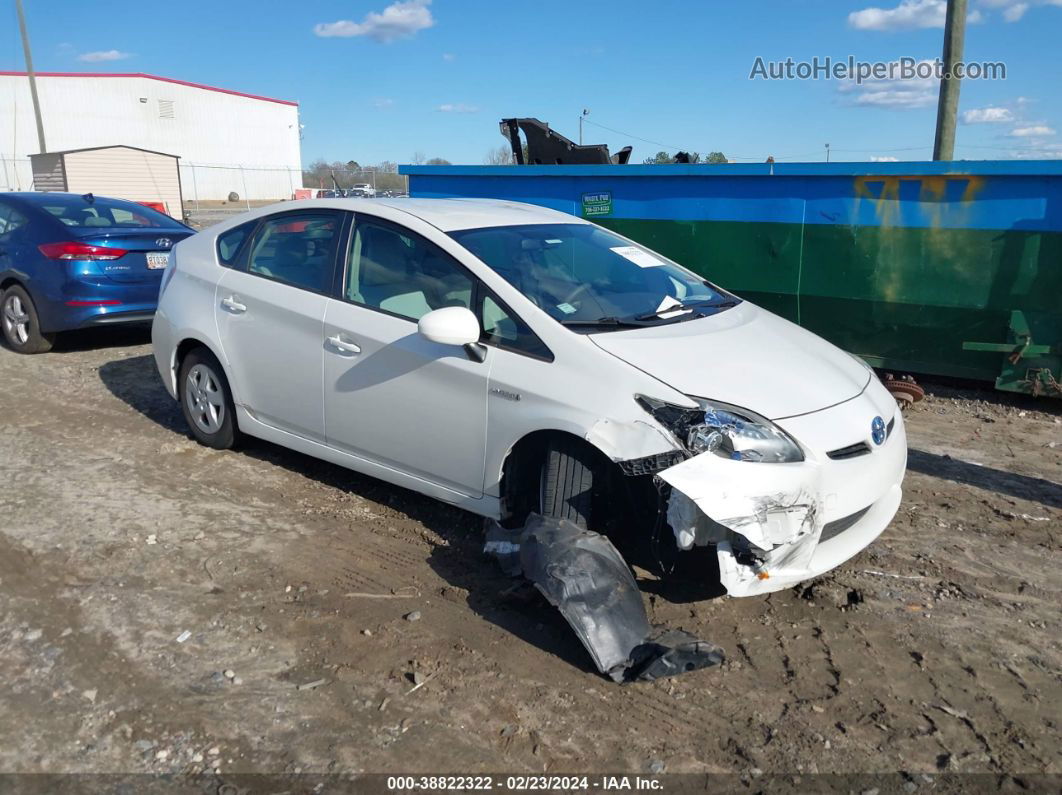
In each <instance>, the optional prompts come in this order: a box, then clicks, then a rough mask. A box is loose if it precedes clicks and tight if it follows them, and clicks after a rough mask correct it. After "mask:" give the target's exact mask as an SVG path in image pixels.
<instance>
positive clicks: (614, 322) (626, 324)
mask: <svg viewBox="0 0 1062 795" xmlns="http://www.w3.org/2000/svg"><path fill="white" fill-rule="evenodd" d="M635 320H637V318H635V319H634V320H620V319H619V318H618V317H612V316H609V317H599V318H598V319H597V320H560V321H558V322H559V323H560V324H561V325H562V326H615V327H618V328H641V326H642V324H641V323H636V322H635Z"/></svg>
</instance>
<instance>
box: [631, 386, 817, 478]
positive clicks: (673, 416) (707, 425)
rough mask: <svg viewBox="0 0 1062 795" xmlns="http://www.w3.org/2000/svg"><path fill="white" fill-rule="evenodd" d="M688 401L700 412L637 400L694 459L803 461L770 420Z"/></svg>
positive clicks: (727, 407)
mask: <svg viewBox="0 0 1062 795" xmlns="http://www.w3.org/2000/svg"><path fill="white" fill-rule="evenodd" d="M690 400H692V401H694V402H695V403H696V404H697V405H698V406H699V409H686V408H682V407H681V406H675V405H673V404H671V403H665V402H664V401H662V400H657V399H655V398H650V397H645V396H641V395H640V396H639V397H638V402H639V403H640V404H641V405H642V407H643V408H644V409H645V410H646V411H648V412H649V413H650V414H652V415H653V417H655V418H656V420H657V421H658V422H660V423H661V424H662V425H664V427H666V428H668V429H669V430H670V431H671V432H672V433H673V434H675V436H676V437H678V439H679V440H680V441H681V442H682V443H683V444H684V445H685V447H686V449H687V450H689V451H690V452H691V453H693V454H694V455H699V454H701V453H714V454H715V455H717V456H719V457H720V458H728V459H731V460H733V461H755V462H758V463H763V464H792V463H796V462H800V461H803V460H804V453H803V452H802V451H801V450H800V446H799V445H798V444H797V443H796V442H794V441H793V439H792V438H791V437H790V436H789V434H787V433H786V432H785V431H783V430H782V429H781V428H779V427H778V426H777V425H775V424H774V423H773V422H771V421H770V420H768V419H765V418H764V417H760V416H759V415H757V414H755V413H753V412H751V411H748V410H747V409H743V408H739V407H737V406H731V405H728V404H726V403H720V402H718V401H714V400H705V399H703V398H698V397H691V398H690Z"/></svg>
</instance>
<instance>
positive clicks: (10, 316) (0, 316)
mask: <svg viewBox="0 0 1062 795" xmlns="http://www.w3.org/2000/svg"><path fill="white" fill-rule="evenodd" d="M0 328H2V329H3V332H4V340H5V341H6V342H7V344H8V345H9V346H10V348H11V350H13V351H14V352H15V353H47V352H48V351H50V350H51V349H52V345H53V344H54V343H55V334H45V333H43V332H41V323H40V318H39V317H38V315H37V307H36V306H35V305H34V304H33V299H32V298H30V295H29V293H27V292H26V290H25V288H23V287H21V286H20V285H17V284H13V285H11V286H10V287H8V288H7V289H6V290H5V291H4V292H3V295H2V296H0Z"/></svg>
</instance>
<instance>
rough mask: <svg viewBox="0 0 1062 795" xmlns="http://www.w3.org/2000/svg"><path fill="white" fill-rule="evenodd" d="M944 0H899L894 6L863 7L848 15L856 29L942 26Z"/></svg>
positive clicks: (850, 22) (904, 28) (945, 9)
mask: <svg viewBox="0 0 1062 795" xmlns="http://www.w3.org/2000/svg"><path fill="white" fill-rule="evenodd" d="M947 8H948V7H947V3H946V2H945V0H901V1H900V4H899V5H898V6H896V8H875V7H871V8H864V9H863V10H862V11H853V12H852V13H851V14H849V15H848V24H849V25H850V26H852V27H853V28H855V29H856V30H906V29H910V28H942V27H944V16H945V14H946V13H947Z"/></svg>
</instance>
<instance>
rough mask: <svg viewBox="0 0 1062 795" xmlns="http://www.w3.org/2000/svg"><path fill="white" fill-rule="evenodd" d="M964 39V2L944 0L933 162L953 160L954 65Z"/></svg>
mask: <svg viewBox="0 0 1062 795" xmlns="http://www.w3.org/2000/svg"><path fill="white" fill-rule="evenodd" d="M965 38H966V0H948V13H947V16H946V17H945V20H944V54H943V57H942V60H943V61H944V75H943V76H942V77H941V78H940V96H939V97H938V99H937V134H936V137H935V139H934V141H933V159H934V160H954V159H955V119H956V117H957V116H958V113H959V87H960V81H959V78H958V77H956V76H955V74H954V73H955V65H956V64H957V63H958V62H959V61H961V60H962V45H963V40H964V39H965Z"/></svg>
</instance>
